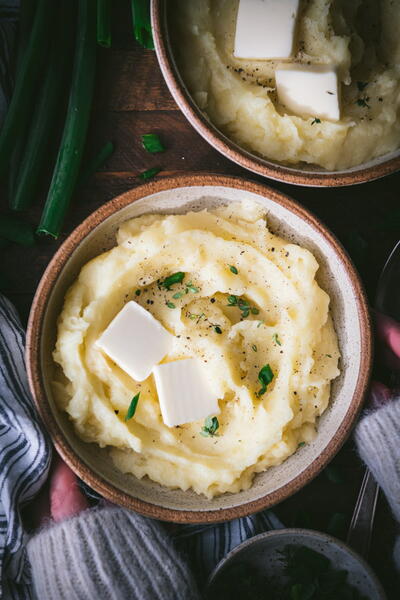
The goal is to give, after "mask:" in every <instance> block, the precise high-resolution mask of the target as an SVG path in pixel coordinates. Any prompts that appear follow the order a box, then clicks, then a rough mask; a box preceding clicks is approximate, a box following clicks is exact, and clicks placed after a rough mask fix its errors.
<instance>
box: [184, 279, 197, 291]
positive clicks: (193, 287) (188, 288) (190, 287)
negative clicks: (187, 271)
mask: <svg viewBox="0 0 400 600" xmlns="http://www.w3.org/2000/svg"><path fill="white" fill-rule="evenodd" d="M199 291H200V288H198V287H196V286H194V285H193V283H192V282H191V281H189V283H187V284H186V290H185V293H186V294H187V293H188V292H192V294H197V292H199Z"/></svg>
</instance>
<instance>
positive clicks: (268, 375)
mask: <svg viewBox="0 0 400 600" xmlns="http://www.w3.org/2000/svg"><path fill="white" fill-rule="evenodd" d="M273 378H274V374H273V372H272V369H271V367H270V366H269V365H264V366H263V368H262V369H261V371H260V372H259V374H258V381H259V382H260V383H261V389H260V390H259V391H258V392H257V394H256V395H257V396H258V398H260V396H263V395H264V394H265V392H266V391H267V387H268V385H269V384H270V383H271V381H272V380H273Z"/></svg>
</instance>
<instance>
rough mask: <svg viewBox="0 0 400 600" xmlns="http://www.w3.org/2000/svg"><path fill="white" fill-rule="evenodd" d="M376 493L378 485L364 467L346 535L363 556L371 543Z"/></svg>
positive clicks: (366, 553) (352, 545)
mask: <svg viewBox="0 0 400 600" xmlns="http://www.w3.org/2000/svg"><path fill="white" fill-rule="evenodd" d="M378 495H379V485H378V484H377V483H376V481H375V479H374V478H373V476H372V474H371V472H370V471H369V469H366V470H365V474H364V478H363V481H362V484H361V489H360V493H359V494H358V498H357V503H356V506H355V508H354V512H353V517H352V519H351V523H350V527H349V533H348V535H347V543H348V544H349V546H351V547H352V548H353V549H354V550H355V551H356V552H358V554H361V556H363V557H364V558H367V557H368V553H369V548H370V545H371V535H372V529H373V525H374V518H375V510H376V504H377V501H378Z"/></svg>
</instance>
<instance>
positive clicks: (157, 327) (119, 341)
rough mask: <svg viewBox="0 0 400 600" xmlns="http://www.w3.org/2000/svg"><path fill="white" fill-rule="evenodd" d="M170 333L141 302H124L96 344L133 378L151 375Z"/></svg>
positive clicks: (166, 347) (170, 340)
mask: <svg viewBox="0 0 400 600" xmlns="http://www.w3.org/2000/svg"><path fill="white" fill-rule="evenodd" d="M172 341H173V336H172V335H171V334H170V333H169V332H168V331H167V330H166V329H164V327H163V326H162V325H161V323H159V322H158V321H157V319H155V318H154V317H153V315H152V314H150V313H149V312H148V311H147V310H146V309H144V308H143V307H142V306H140V304H138V303H137V302H134V301H130V302H127V303H126V304H125V306H124V308H123V309H122V310H121V311H120V312H119V313H118V314H117V316H116V317H115V318H114V319H113V320H112V321H111V323H110V324H109V326H108V327H107V329H106V330H105V331H104V332H103V333H102V335H101V336H100V337H99V339H98V340H97V342H96V345H97V346H98V347H99V348H101V350H103V352H105V354H107V355H108V356H109V357H110V358H111V359H112V360H113V361H114V362H115V363H117V365H118V366H119V367H120V368H121V369H122V370H123V371H125V372H126V373H128V375H129V376H130V377H132V378H133V379H135V380H136V381H143V380H144V379H147V377H148V376H149V375H150V373H151V371H152V369H153V367H154V365H156V364H157V363H159V362H160V360H162V359H163V358H164V356H165V355H166V354H168V351H169V349H170V347H171V345H172Z"/></svg>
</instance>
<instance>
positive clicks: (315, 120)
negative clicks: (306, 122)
mask: <svg viewBox="0 0 400 600" xmlns="http://www.w3.org/2000/svg"><path fill="white" fill-rule="evenodd" d="M316 123H321V119H314V120H313V121H311V125H315V124H316Z"/></svg>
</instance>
